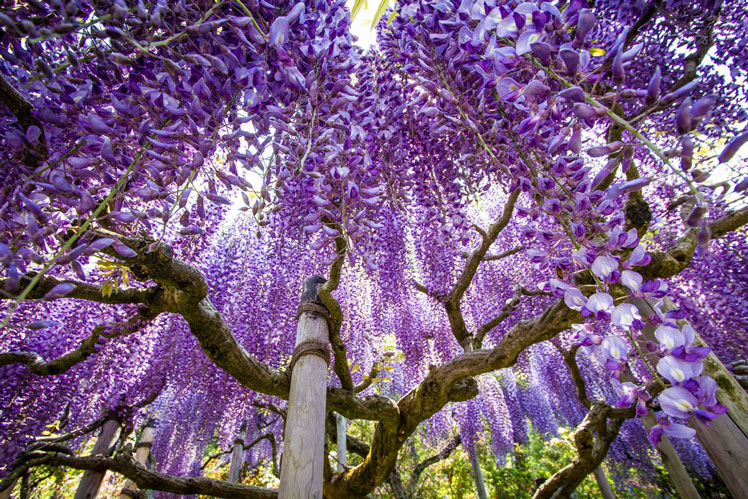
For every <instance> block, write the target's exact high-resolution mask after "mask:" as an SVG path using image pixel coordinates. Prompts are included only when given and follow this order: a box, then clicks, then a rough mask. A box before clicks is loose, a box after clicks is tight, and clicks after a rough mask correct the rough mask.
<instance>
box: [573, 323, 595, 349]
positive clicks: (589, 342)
mask: <svg viewBox="0 0 748 499" xmlns="http://www.w3.org/2000/svg"><path fill="white" fill-rule="evenodd" d="M571 327H572V328H573V329H574V331H575V335H574V339H575V340H576V344H577V345H580V346H583V347H598V346H600V344H601V343H602V342H603V337H602V336H600V335H599V334H596V333H594V332H593V331H592V329H591V327H590V325H589V324H573V325H572V326H571Z"/></svg>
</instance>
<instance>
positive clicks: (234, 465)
mask: <svg viewBox="0 0 748 499" xmlns="http://www.w3.org/2000/svg"><path fill="white" fill-rule="evenodd" d="M246 438H247V423H242V426H241V428H239V435H237V437H236V440H234V448H233V449H232V450H231V464H230V465H229V482H231V483H238V482H239V472H240V471H241V469H242V455H243V454H244V440H245V439H246Z"/></svg>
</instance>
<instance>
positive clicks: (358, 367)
mask: <svg viewBox="0 0 748 499" xmlns="http://www.w3.org/2000/svg"><path fill="white" fill-rule="evenodd" d="M359 369H361V366H360V365H359V364H358V363H356V364H353V366H352V367H351V372H352V373H355V372H356V371H358V370H359Z"/></svg>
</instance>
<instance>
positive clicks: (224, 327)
mask: <svg viewBox="0 0 748 499" xmlns="http://www.w3.org/2000/svg"><path fill="white" fill-rule="evenodd" d="M98 232H99V234H100V235H102V237H116V238H118V239H119V240H120V241H122V242H123V243H124V244H126V245H127V246H128V247H129V248H131V249H133V250H134V251H135V252H136V253H137V256H135V257H133V258H130V259H127V261H128V264H129V265H130V266H131V268H133V269H137V272H138V274H139V276H140V277H139V279H140V280H146V279H149V278H150V279H152V280H153V281H154V282H155V283H156V284H158V285H160V286H161V288H162V292H161V293H160V294H159V299H160V301H161V302H162V305H163V307H164V309H165V310H166V311H168V312H173V313H177V314H180V315H181V316H182V317H183V318H184V319H185V320H186V321H187V324H188V325H189V327H190V331H191V332H192V334H193V335H194V336H195V338H197V340H198V342H199V343H200V347H201V348H202V349H203V351H204V352H205V353H206V355H207V356H208V357H209V358H210V359H211V360H212V361H213V362H214V363H215V364H216V365H217V366H218V367H219V368H221V369H222V370H224V371H225V372H227V373H228V374H230V375H231V376H233V377H234V378H236V380H237V381H239V383H241V384H242V386H244V387H246V388H250V389H252V390H255V391H258V392H260V393H264V394H267V395H275V396H278V397H281V398H284V399H287V398H288V390H289V385H290V381H289V377H288V375H287V374H286V373H281V372H279V371H276V370H274V369H272V368H270V367H268V366H266V365H264V364H263V363H262V362H260V361H259V360H257V359H256V358H254V357H253V356H251V355H250V354H249V353H247V351H246V350H245V349H244V347H242V346H241V345H240V344H239V343H238V342H237V341H236V338H234V336H233V335H232V334H231V330H230V328H229V326H228V324H227V323H226V321H225V320H224V319H223V317H222V316H221V314H220V313H219V312H218V310H216V308H215V306H214V305H213V303H212V302H211V301H210V299H209V298H208V297H207V294H208V283H207V281H206V280H205V277H204V276H203V275H202V274H201V273H200V271H199V270H198V269H196V268H195V267H193V266H192V265H189V264H187V263H185V262H182V261H180V260H178V259H176V258H174V257H173V254H172V251H171V248H169V247H168V246H167V245H164V244H162V245H160V246H159V247H158V248H157V249H156V250H155V251H152V252H150V253H148V252H147V248H148V246H149V245H150V244H151V243H152V241H149V240H145V239H138V238H131V237H124V236H121V235H118V234H113V233H110V232H108V231H103V230H99V231H98Z"/></svg>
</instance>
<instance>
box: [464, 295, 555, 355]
mask: <svg viewBox="0 0 748 499" xmlns="http://www.w3.org/2000/svg"><path fill="white" fill-rule="evenodd" d="M522 295H525V296H538V295H547V296H550V293H546V292H545V291H541V290H536V291H530V290H529V289H525V288H524V287H522V286H517V288H516V289H515V290H514V295H513V296H512V297H511V298H510V299H508V300H507V301H506V303H505V304H504V306H503V307H502V308H501V312H500V313H499V315H497V316H496V317H494V318H493V319H491V320H490V321H488V322H486V323H485V324H483V325H482V326H481V327H479V328H478V330H477V331H476V332H475V345H476V347H478V348H480V345H481V344H482V343H483V338H485V336H486V334H487V333H489V332H490V331H491V330H492V329H493V328H495V327H496V326H498V325H499V324H501V323H502V322H504V321H505V320H506V319H507V318H508V317H509V316H510V315H511V314H512V312H514V309H515V308H517V305H519V302H520V298H521V297H522Z"/></svg>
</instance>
